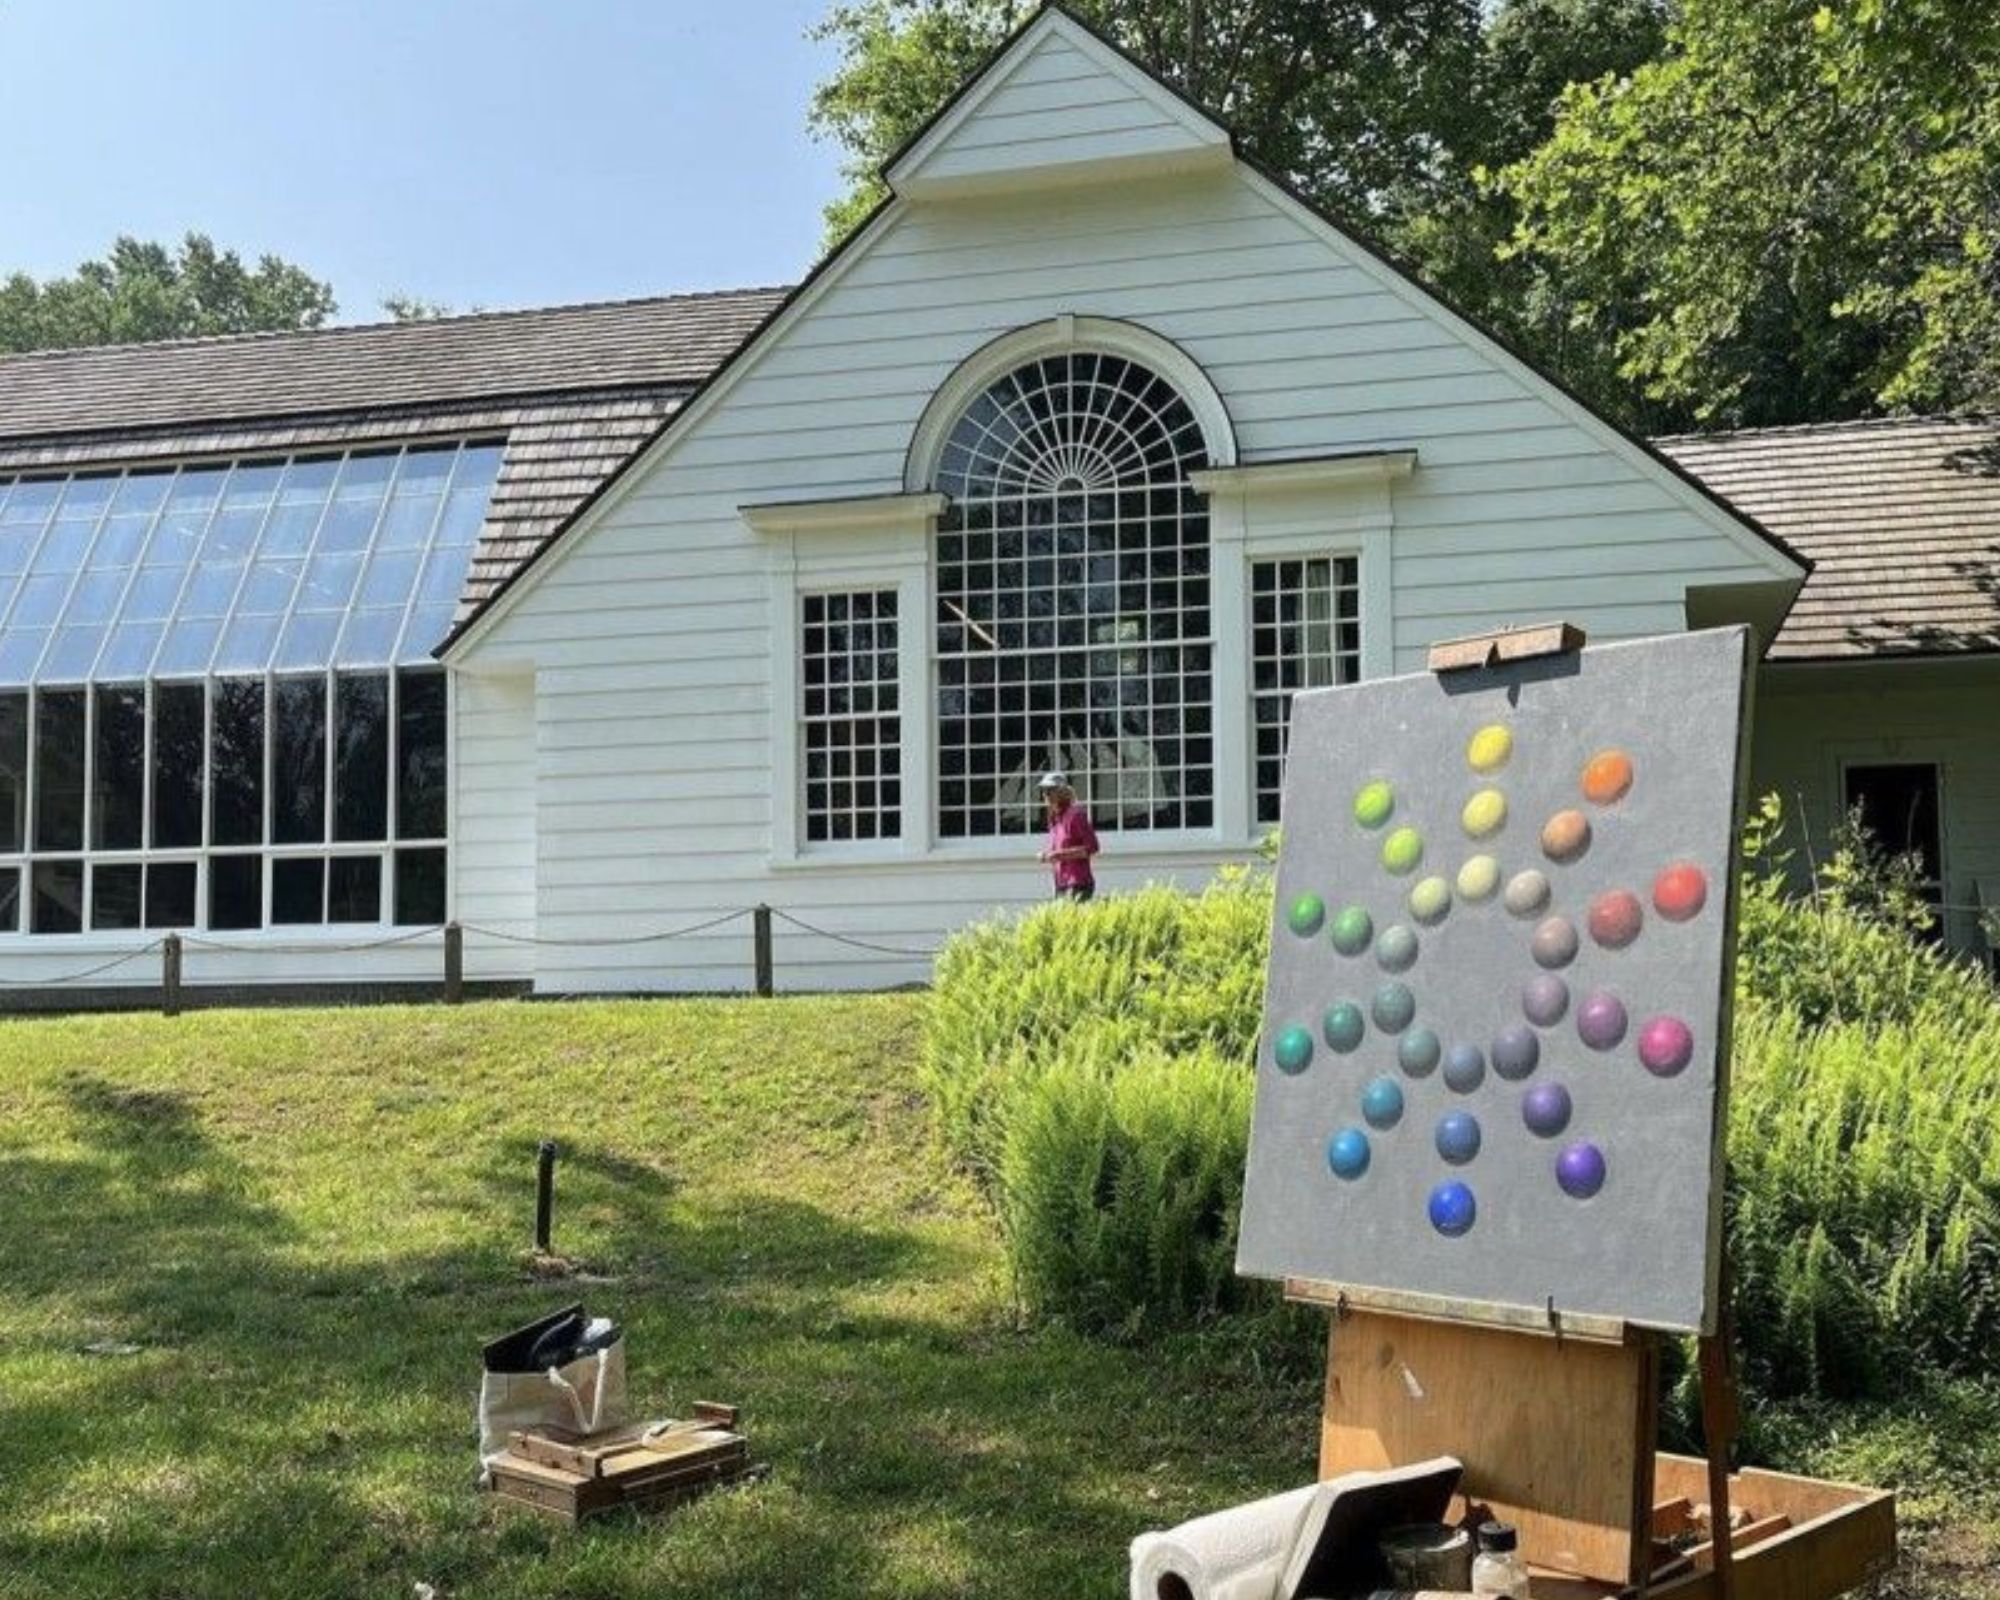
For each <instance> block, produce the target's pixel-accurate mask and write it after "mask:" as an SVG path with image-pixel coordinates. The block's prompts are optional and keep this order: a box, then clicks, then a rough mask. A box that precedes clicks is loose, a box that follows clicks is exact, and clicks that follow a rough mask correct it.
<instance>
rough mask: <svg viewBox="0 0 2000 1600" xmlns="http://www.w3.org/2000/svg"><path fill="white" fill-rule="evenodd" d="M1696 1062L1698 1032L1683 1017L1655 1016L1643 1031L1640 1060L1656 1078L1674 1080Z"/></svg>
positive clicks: (1640, 1038)
mask: <svg viewBox="0 0 2000 1600" xmlns="http://www.w3.org/2000/svg"><path fill="white" fill-rule="evenodd" d="M1693 1059H1694V1033H1693V1031H1692V1030H1691V1029H1690V1028H1689V1027H1688V1025H1687V1024H1686V1023H1685V1022H1683V1021H1681V1019H1680V1018H1679V1017H1654V1018H1652V1019H1651V1020H1650V1021H1648V1022H1647V1023H1646V1025H1645V1026H1644V1027H1642V1028H1641V1029H1640V1030H1639V1060H1640V1062H1641V1063H1642V1064H1643V1065H1644V1066H1645V1068H1646V1070H1647V1071H1648V1072H1650V1073H1652V1074H1653V1076H1654V1077H1656V1078H1671V1077H1673V1076H1675V1075H1676V1074H1677V1073H1679V1072H1680V1071H1682V1070H1683V1069H1684V1068H1685V1067H1686V1066H1687V1064H1688V1063H1689V1062H1690V1061H1692V1060H1693Z"/></svg>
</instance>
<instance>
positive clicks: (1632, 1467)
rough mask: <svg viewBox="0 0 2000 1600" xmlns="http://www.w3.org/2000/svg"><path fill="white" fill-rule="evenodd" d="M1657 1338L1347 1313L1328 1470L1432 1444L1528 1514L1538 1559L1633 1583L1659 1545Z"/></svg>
mask: <svg viewBox="0 0 2000 1600" xmlns="http://www.w3.org/2000/svg"><path fill="white" fill-rule="evenodd" d="M1654 1378H1655V1359H1654V1346H1653V1344H1652V1342H1651V1341H1650V1340H1646V1339H1640V1340H1638V1341H1637V1342H1634V1343H1632V1344H1628V1345H1613V1344H1601V1343H1579V1342H1577V1341H1573V1340H1563V1339H1557V1338H1553V1337H1538V1336H1535V1335H1532V1334H1523V1333H1517V1332H1512V1331H1509V1330H1505V1329H1496V1328H1483V1327H1475V1326H1471V1325H1466V1324H1458V1325H1454V1324H1450V1323H1442V1322H1427V1321H1416V1320H1412V1319H1409V1318H1404V1317H1396V1316H1383V1315H1377V1314H1374V1313H1371V1312H1349V1313H1347V1314H1346V1315H1344V1316H1342V1317H1340V1318H1338V1319H1336V1321H1335V1322H1334V1324H1333V1330H1332V1333H1331V1335H1330V1343H1329V1346H1328V1351H1327V1376H1326V1403H1325V1407H1324V1410H1323V1412H1322V1416H1321V1425H1320V1426H1321V1431H1320V1475H1321V1476H1322V1477H1333V1476H1337V1475H1338V1474H1340V1473H1343V1472H1355V1471H1362V1470H1379V1469H1381V1468H1383V1467H1391V1466H1399V1465H1402V1464H1405V1463H1407V1462H1411V1461H1421V1460H1423V1459H1425V1458H1427V1457H1430V1456H1440V1455H1449V1456H1456V1457H1457V1458H1458V1459H1459V1460H1460V1461H1462V1462H1464V1463H1465V1479H1464V1483H1463V1492H1464V1494H1465V1496H1466V1498H1467V1499H1468V1500H1470V1501H1472V1502H1474V1503H1480V1504H1485V1505H1488V1506H1491V1507H1492V1509H1493V1512H1494V1514H1495V1515H1496V1516H1499V1517H1501V1518H1503V1519H1504V1520H1506V1521H1509V1522H1513V1523H1515V1524H1516V1525H1517V1526H1518V1527H1519V1528H1520V1530H1521V1542H1522V1546H1523V1548H1524V1550H1525V1551H1526V1552H1527V1554H1528V1558H1529V1560H1530V1561H1531V1562H1533V1563H1534V1564H1535V1565H1537V1566H1542V1567H1553V1568H1557V1569H1559V1570H1562V1571H1568V1572H1575V1573H1580V1574H1583V1575H1585V1576H1588V1577H1592V1578H1600V1579H1604V1580H1606V1581H1609V1582H1615V1583H1625V1582H1628V1581H1634V1580H1635V1579H1636V1578H1637V1577H1638V1576H1639V1572H1638V1564H1639V1563H1640V1562H1641V1561H1642V1560H1643V1558H1644V1557H1645V1556H1646V1554H1647V1553H1648V1552H1647V1551H1645V1550H1644V1549H1641V1548H1640V1547H1639V1546H1638V1545H1636V1544H1635V1541H1634V1537H1633V1530H1634V1529H1636V1528H1645V1527H1646V1526H1647V1522H1648V1517H1649V1515H1650V1510H1651V1506H1652V1498H1653V1484H1652V1476H1653V1474H1652V1459H1653V1448H1652V1446H1653V1437H1654V1427H1655V1422H1656V1409H1657V1407H1656V1400H1655V1389H1654Z"/></svg>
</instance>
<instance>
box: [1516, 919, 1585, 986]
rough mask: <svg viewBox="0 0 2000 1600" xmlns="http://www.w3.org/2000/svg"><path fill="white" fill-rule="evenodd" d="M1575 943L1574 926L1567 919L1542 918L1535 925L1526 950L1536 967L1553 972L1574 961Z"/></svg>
mask: <svg viewBox="0 0 2000 1600" xmlns="http://www.w3.org/2000/svg"><path fill="white" fill-rule="evenodd" d="M1577 942H1578V941H1577V937H1576V924H1575V923H1574V922H1571V921H1570V920H1569V918H1568V917H1544V918H1543V919H1542V920H1541V921H1540V922H1539V923H1537V924H1536V925H1535V936H1534V938H1532V939H1530V940H1529V941H1528V950H1529V953H1530V954H1531V955H1533V956H1534V958H1535V965H1536V966H1538V967H1546V968H1547V969H1548V970H1549V971H1551V972H1554V971H1556V970H1557V969H1559V968H1562V967H1566V966H1568V965H1569V964H1570V963H1571V962H1572V961H1574V960H1575V959H1576V948H1577Z"/></svg>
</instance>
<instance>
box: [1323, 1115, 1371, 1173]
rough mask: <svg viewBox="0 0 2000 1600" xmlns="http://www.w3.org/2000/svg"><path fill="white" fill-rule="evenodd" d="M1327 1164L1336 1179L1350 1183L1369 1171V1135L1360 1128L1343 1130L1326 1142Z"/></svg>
mask: <svg viewBox="0 0 2000 1600" xmlns="http://www.w3.org/2000/svg"><path fill="white" fill-rule="evenodd" d="M1326 1164H1327V1165H1328V1166H1329V1167H1331V1168H1332V1169H1333V1175H1334V1176H1335V1177H1336V1178H1346V1179H1348V1180H1349V1181H1350V1182H1352V1181H1353V1180H1354V1179H1356V1178H1358V1177H1360V1176H1361V1174H1362V1173H1364V1172H1366V1171H1367V1170H1368V1135H1367V1134H1365V1133H1363V1132H1362V1131H1361V1130H1360V1129H1359V1128H1342V1129H1341V1130H1340V1132H1338V1133H1336V1134H1335V1135H1334V1136H1333V1137H1332V1138H1331V1139H1329V1140H1327V1142H1326Z"/></svg>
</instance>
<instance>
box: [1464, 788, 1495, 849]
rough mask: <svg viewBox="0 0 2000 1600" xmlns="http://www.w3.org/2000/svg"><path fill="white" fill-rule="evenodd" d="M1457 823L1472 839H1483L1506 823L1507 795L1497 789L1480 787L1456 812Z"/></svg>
mask: <svg viewBox="0 0 2000 1600" xmlns="http://www.w3.org/2000/svg"><path fill="white" fill-rule="evenodd" d="M1458 824H1459V826H1460V827H1462V828H1463V829H1465V832H1466V835H1467V837H1469V838H1473V839H1485V838H1489V837H1491V836H1492V835H1493V834H1496V833H1498V832H1499V831H1500V830H1501V829H1502V828H1504V827H1505V826H1506V825H1507V797H1506V796H1505V795H1504V794H1502V793H1501V792H1500V791H1499V790H1498V789H1481V790H1480V791H1479V792H1478V793H1477V794H1475V795H1474V796H1473V797H1472V798H1471V799H1470V800H1468V801H1466V802H1465V807H1464V809H1463V810H1461V811H1460V812H1459V814H1458Z"/></svg>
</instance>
